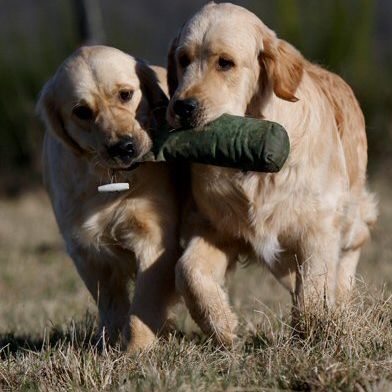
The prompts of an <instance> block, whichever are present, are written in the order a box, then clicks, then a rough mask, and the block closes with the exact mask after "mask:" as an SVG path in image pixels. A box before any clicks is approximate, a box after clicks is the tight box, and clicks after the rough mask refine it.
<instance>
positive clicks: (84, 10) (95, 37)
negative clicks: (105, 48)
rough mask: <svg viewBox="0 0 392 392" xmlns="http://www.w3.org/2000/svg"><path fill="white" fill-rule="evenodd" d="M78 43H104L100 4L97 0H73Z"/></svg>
mask: <svg viewBox="0 0 392 392" xmlns="http://www.w3.org/2000/svg"><path fill="white" fill-rule="evenodd" d="M73 4H74V9H75V15H76V21H77V28H78V33H79V34H78V35H79V44H80V45H97V44H101V45H102V44H104V42H105V32H104V29H103V23H102V14H101V5H100V2H99V1H98V0H73Z"/></svg>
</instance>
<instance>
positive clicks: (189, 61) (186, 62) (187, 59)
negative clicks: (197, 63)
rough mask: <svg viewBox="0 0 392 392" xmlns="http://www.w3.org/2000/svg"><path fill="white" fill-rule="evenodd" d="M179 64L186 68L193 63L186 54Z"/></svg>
mask: <svg viewBox="0 0 392 392" xmlns="http://www.w3.org/2000/svg"><path fill="white" fill-rule="evenodd" d="M178 62H179V63H180V65H181V67H182V68H186V67H187V66H188V65H189V64H190V63H191V60H190V58H189V57H188V56H187V55H186V54H182V55H181V56H180V57H179V58H178Z"/></svg>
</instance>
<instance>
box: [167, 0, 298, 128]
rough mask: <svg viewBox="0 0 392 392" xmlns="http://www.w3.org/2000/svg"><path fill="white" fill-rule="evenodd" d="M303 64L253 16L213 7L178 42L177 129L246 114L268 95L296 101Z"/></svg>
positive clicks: (172, 75)
mask: <svg viewBox="0 0 392 392" xmlns="http://www.w3.org/2000/svg"><path fill="white" fill-rule="evenodd" d="M303 61H304V60H303V57H302V56H301V55H300V53H299V52H298V51H297V50H296V49H294V48H293V47H292V46H291V45H289V44H288V43H287V42H285V41H282V40H280V39H278V38H277V37H276V35H275V33H274V32H273V31H272V30H270V29H269V28H268V27H267V26H265V25H264V24H263V23H262V22H261V21H260V19H259V18H257V17H256V15H254V14H253V13H251V12H250V11H248V10H246V9H244V8H242V7H239V6H236V5H233V4H230V3H222V4H215V3H209V4H207V5H206V6H204V7H203V8H202V9H201V10H200V11H199V12H198V13H196V15H194V16H193V17H192V18H191V19H190V20H189V21H188V22H187V23H186V24H185V25H184V26H183V27H182V29H181V31H180V32H179V34H178V36H177V37H176V38H175V39H174V40H173V42H172V45H171V48H170V51H169V58H168V84H169V92H170V96H171V101H170V104H169V108H168V113H167V118H168V121H169V123H171V124H172V125H173V126H175V127H179V126H197V125H203V124H205V123H207V122H209V121H211V120H214V119H215V118H217V117H219V116H220V115H221V114H223V113H230V114H234V115H245V114H246V113H247V111H248V109H249V105H251V104H254V103H255V101H256V100H258V102H259V106H260V105H261V102H260V99H261V98H262V97H263V96H265V95H267V94H268V92H269V93H272V92H273V93H275V95H276V96H278V97H279V98H282V99H285V100H288V101H296V100H297V98H296V97H295V92H296V89H297V87H298V85H299V83H300V81H301V78H302V72H303Z"/></svg>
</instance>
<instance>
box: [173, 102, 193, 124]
mask: <svg viewBox="0 0 392 392" xmlns="http://www.w3.org/2000/svg"><path fill="white" fill-rule="evenodd" d="M197 106H198V102H197V100H196V99H195V98H188V99H177V100H176V101H174V104H173V110H174V113H175V114H177V115H178V116H179V117H180V118H181V119H189V118H190V117H191V116H192V115H193V114H194V112H195V110H196V109H197Z"/></svg>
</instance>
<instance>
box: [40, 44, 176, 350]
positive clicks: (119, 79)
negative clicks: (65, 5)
mask: <svg viewBox="0 0 392 392" xmlns="http://www.w3.org/2000/svg"><path fill="white" fill-rule="evenodd" d="M154 69H155V71H156V72H157V74H159V76H160V77H161V83H162V84H161V86H159V84H158V80H157V78H156V75H155V72H154V71H153V70H152V69H151V68H149V67H148V66H147V65H145V64H144V63H142V62H139V61H136V60H135V59H134V58H133V57H131V56H128V55H126V54H125V53H123V52H121V51H119V50H117V49H114V48H109V47H104V46H93V47H85V48H81V49H79V50H78V51H77V52H75V53H74V54H73V55H72V56H70V57H69V58H68V59H67V60H66V61H65V62H64V64H63V65H62V66H61V67H60V68H59V70H58V71H57V73H56V74H55V75H54V77H53V78H52V79H51V80H50V81H49V82H48V83H47V84H46V85H45V87H44V89H43V91H42V94H41V97H40V100H39V103H38V111H39V113H40V114H41V116H42V117H43V120H44V122H45V124H46V128H47V130H46V134H45V141H44V151H43V163H44V164H43V167H44V182H45V185H46V187H47V190H48V193H49V196H50V199H51V201H52V205H53V209H54V212H55V215H56V219H57V222H58V225H59V228H60V230H61V233H62V235H63V237H64V240H65V242H66V246H67V251H68V253H69V254H70V256H71V257H72V259H73V261H74V263H75V265H76V268H77V270H78V272H79V274H80V276H81V278H82V279H83V281H84V282H85V284H86V286H87V288H88V290H89V291H90V292H91V294H92V296H93V297H94V299H95V300H96V302H97V305H98V308H99V314H100V321H101V330H102V332H105V334H106V336H108V338H109V339H110V341H111V342H115V341H116V340H117V338H118V335H119V334H120V335H121V337H122V338H123V342H125V344H127V345H128V347H130V348H132V349H135V348H142V347H146V346H147V345H149V344H151V343H152V342H153V341H154V339H155V336H156V334H157V333H159V332H160V331H161V330H162V328H163V327H164V324H165V321H166V317H167V310H168V306H169V305H170V303H171V302H172V301H173V299H174V298H175V294H174V264H175V262H176V260H177V258H178V256H179V254H178V248H177V243H178V239H177V216H178V213H177V201H176V195H175V188H174V185H173V180H172V178H171V174H170V173H169V170H168V167H167V166H166V165H164V164H152V163H151V164H143V165H141V166H139V167H137V168H136V169H134V170H132V171H119V170H117V169H123V168H124V167H123V165H122V164H121V162H117V161H115V160H113V159H111V158H110V157H109V156H108V154H107V152H106V147H107V145H108V144H110V143H115V142H116V141H117V140H118V139H119V138H120V137H121V136H122V135H131V136H133V138H134V140H135V146H136V148H137V152H138V155H137V156H138V157H140V156H141V155H143V154H144V153H145V152H147V151H148V149H149V148H150V146H151V138H150V135H149V128H150V127H151V126H152V125H153V122H154V121H155V120H154V117H153V113H152V111H153V110H156V109H158V110H159V108H160V107H161V106H162V105H163V106H164V105H165V103H166V102H167V98H166V95H165V93H164V92H163V91H162V88H163V89H166V81H165V79H164V78H165V77H166V75H165V74H166V72H165V70H164V69H160V68H154ZM124 89H125V91H133V96H132V99H131V100H130V101H129V102H122V101H121V100H120V99H119V92H120V91H123V90H124ZM79 104H82V105H88V107H90V108H91V109H92V111H93V113H94V118H93V119H91V120H83V119H79V118H77V117H75V115H74V114H73V108H74V107H75V105H79ZM112 180H117V181H126V182H129V183H130V190H129V191H126V192H120V193H107V194H99V193H98V192H97V187H98V185H101V184H104V183H109V182H111V181H112ZM135 275H136V282H135V293H134V298H133V301H132V304H131V303H130V298H129V295H130V293H129V283H130V279H131V278H133V277H134V276H135Z"/></svg>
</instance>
